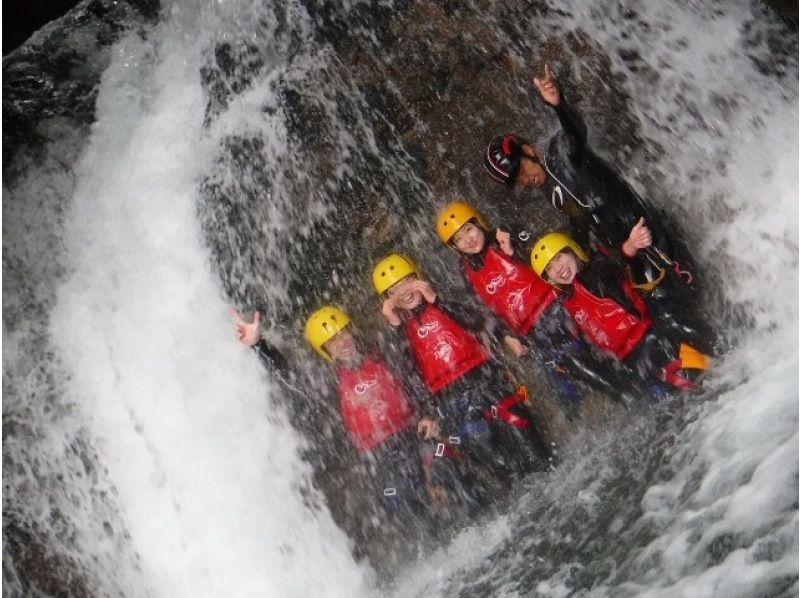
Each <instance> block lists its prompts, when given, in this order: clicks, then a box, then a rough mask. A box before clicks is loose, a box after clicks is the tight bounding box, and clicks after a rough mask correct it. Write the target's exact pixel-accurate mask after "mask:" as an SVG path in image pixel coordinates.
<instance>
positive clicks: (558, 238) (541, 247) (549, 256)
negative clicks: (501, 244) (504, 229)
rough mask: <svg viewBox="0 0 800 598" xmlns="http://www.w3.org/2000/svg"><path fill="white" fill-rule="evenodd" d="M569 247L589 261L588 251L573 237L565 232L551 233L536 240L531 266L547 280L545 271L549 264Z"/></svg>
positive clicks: (585, 260) (532, 250) (581, 257)
mask: <svg viewBox="0 0 800 598" xmlns="http://www.w3.org/2000/svg"><path fill="white" fill-rule="evenodd" d="M567 248H569V249H571V250H572V251H573V252H574V253H575V255H577V256H578V257H579V258H580V259H581V260H583V261H584V262H588V261H589V258H588V257H586V253H585V252H584V251H583V249H581V246H580V245H578V244H577V243H576V242H575V240H574V239H573V238H572V237H570V236H568V235H565V234H564V233H550V234H547V235H545V236H544V237H542V238H541V239H539V240H538V241H536V243H535V244H534V245H533V249H531V267H532V268H533V270H534V272H536V273H537V274H538V275H539V276H541V277H542V278H545V280H546V277H545V275H544V271H545V270H547V266H548V265H549V264H550V262H551V261H552V260H553V258H554V257H556V256H557V255H558V254H559V253H560V252H561V251H563V250H564V249H567Z"/></svg>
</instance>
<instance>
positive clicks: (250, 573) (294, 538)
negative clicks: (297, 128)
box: [52, 15, 367, 597]
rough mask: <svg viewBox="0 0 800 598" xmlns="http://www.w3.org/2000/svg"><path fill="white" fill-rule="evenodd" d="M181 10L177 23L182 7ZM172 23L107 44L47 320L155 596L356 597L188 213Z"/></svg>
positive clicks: (194, 171)
mask: <svg viewBox="0 0 800 598" xmlns="http://www.w3.org/2000/svg"><path fill="white" fill-rule="evenodd" d="M182 18H186V17H185V15H184V16H182ZM185 31H186V29H184V28H183V27H182V26H181V25H180V24H179V23H178V24H176V23H175V22H168V23H166V24H164V25H163V26H162V27H160V28H159V29H157V30H156V31H155V32H154V37H155V38H156V39H158V40H159V41H158V43H155V44H149V43H148V44H144V43H143V42H142V41H141V40H139V39H138V38H137V37H135V36H131V37H130V38H128V39H126V40H123V41H121V42H120V43H118V44H117V46H116V48H115V56H114V60H113V62H112V65H111V67H110V68H109V69H108V70H107V71H106V73H105V74H104V76H103V81H102V86H101V92H100V96H99V98H98V102H97V122H96V123H95V126H94V132H93V135H92V137H91V139H90V142H89V145H88V148H87V149H86V151H85V154H84V156H83V158H82V160H81V161H80V164H79V166H78V168H77V177H78V181H79V183H78V185H77V189H76V191H75V194H74V198H73V202H72V208H71V210H70V213H69V218H68V224H67V238H68V239H69V241H68V250H69V256H70V261H71V263H72V268H71V272H70V277H69V281H68V282H67V283H66V284H65V285H64V286H63V287H62V288H61V290H60V292H59V296H58V303H57V305H56V307H55V309H54V312H53V314H52V333H53V337H54V338H55V339H57V346H58V348H59V349H60V351H62V352H63V355H64V361H65V365H66V367H67V368H68V369H69V371H71V372H72V376H71V379H70V383H69V386H68V392H69V394H70V395H71V396H72V397H73V398H74V399H75V401H76V402H77V403H78V404H79V406H80V410H81V411H82V412H83V414H84V415H85V417H86V418H88V420H89V422H90V423H89V428H90V430H91V433H92V437H93V438H94V441H95V444H96V446H97V450H98V452H99V454H100V455H101V461H102V464H103V466H104V467H105V468H107V471H108V475H109V477H110V479H111V480H113V484H114V486H115V488H116V490H117V492H118V497H119V502H120V504H121V505H123V508H124V512H123V513H122V517H123V518H124V523H125V527H126V530H127V532H128V534H129V535H130V541H131V542H132V544H133V547H134V549H135V550H136V552H137V553H138V554H139V555H140V557H141V558H140V566H141V574H142V575H141V580H140V582H139V583H140V584H141V586H140V587H136V586H134V587H128V588H126V590H127V592H126V593H129V595H137V594H140V593H141V592H142V591H143V588H146V589H147V590H149V591H152V592H153V594H154V595H158V596H193V597H196V596H222V595H230V596H290V595H296V596H308V595H311V594H313V595H327V596H342V595H357V594H364V593H366V592H367V590H366V585H365V579H366V575H367V571H366V570H362V569H361V568H360V567H359V565H357V564H356V563H355V562H354V561H353V560H352V557H351V556H350V549H349V546H348V540H347V538H346V536H344V534H343V533H342V532H341V531H340V530H339V529H338V528H336V527H335V526H334V525H333V523H332V522H331V520H330V518H329V515H328V514H327V510H326V509H325V508H324V507H321V506H316V507H313V508H312V507H311V506H310V503H317V504H319V500H318V499H317V498H315V497H314V492H313V491H312V490H311V488H310V486H309V468H308V466H307V465H306V464H305V463H303V461H302V460H301V458H300V456H299V450H300V448H301V445H300V441H299V438H298V436H297V434H296V433H295V432H294V431H293V430H292V428H291V426H290V425H289V424H288V422H287V421H286V418H285V416H284V415H283V414H282V412H281V410H280V409H279V408H278V407H277V406H276V405H275V403H274V401H272V400H270V398H269V395H270V383H269V381H268V380H266V379H265V376H264V373H263V371H262V367H261V365H260V364H259V363H258V360H257V359H255V357H254V355H253V354H251V353H250V352H249V351H248V350H247V349H245V348H243V347H241V346H240V345H238V344H237V343H236V341H235V339H234V336H233V334H232V320H231V315H230V312H229V308H228V306H227V305H226V301H225V298H224V297H223V293H222V290H221V287H220V285H219V283H218V282H217V281H216V280H215V275H214V274H213V272H212V269H211V266H210V264H209V260H208V255H207V250H206V249H205V248H204V246H203V243H202V240H201V231H200V227H199V223H198V221H197V217H196V211H197V194H198V181H199V179H200V177H201V175H202V174H203V168H204V165H205V164H207V162H208V160H209V159H210V158H209V154H208V153H207V152H206V150H205V148H206V147H208V140H207V139H204V134H203V129H202V122H203V119H202V114H203V111H204V109H205V98H204V96H203V93H202V89H201V86H200V81H199V79H198V75H197V73H198V70H199V59H200V57H201V53H200V51H199V47H198V46H197V45H195V44H194V43H192V40H188V39H185V38H184V37H183V33H184V32H185Z"/></svg>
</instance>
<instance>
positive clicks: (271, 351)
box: [253, 338, 288, 371]
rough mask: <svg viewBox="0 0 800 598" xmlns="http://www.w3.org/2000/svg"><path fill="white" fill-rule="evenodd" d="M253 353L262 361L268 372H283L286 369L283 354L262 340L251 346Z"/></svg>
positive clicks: (286, 365)
mask: <svg viewBox="0 0 800 598" xmlns="http://www.w3.org/2000/svg"><path fill="white" fill-rule="evenodd" d="M253 351H255V352H256V354H257V355H258V356H259V358H260V359H261V361H263V362H264V364H265V365H266V366H267V367H268V368H269V369H270V370H273V371H274V370H279V371H284V370H286V369H287V367H288V364H287V363H286V358H285V357H284V356H283V354H282V353H281V352H280V351H278V349H276V348H275V347H273V346H272V345H270V344H268V343H267V341H265V340H264V339H263V338H262V339H261V340H259V341H258V342H257V343H256V344H255V345H253Z"/></svg>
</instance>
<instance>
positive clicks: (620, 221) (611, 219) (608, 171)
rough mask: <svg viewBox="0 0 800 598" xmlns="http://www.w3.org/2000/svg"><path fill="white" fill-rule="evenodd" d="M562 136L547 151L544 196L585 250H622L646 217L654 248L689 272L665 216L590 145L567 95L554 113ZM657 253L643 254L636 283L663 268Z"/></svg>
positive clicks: (685, 258)
mask: <svg viewBox="0 0 800 598" xmlns="http://www.w3.org/2000/svg"><path fill="white" fill-rule="evenodd" d="M553 109H554V110H555V112H556V115H557V116H558V120H559V122H560V123H561V130H560V131H559V132H558V133H556V134H555V135H554V136H553V137H552V139H551V140H550V141H549V143H548V145H547V149H546V150H545V152H544V155H543V156H542V165H543V167H544V169H545V170H546V172H547V174H548V178H547V181H546V182H545V186H544V191H545V194H546V195H547V197H548V199H549V200H550V202H551V203H552V205H553V206H554V207H555V208H556V209H558V210H560V211H561V212H563V213H565V214H566V215H567V216H568V217H569V219H570V224H571V225H572V226H573V227H574V231H573V232H574V234H575V236H576V238H577V240H578V241H579V242H580V244H581V245H583V247H591V246H593V245H595V243H593V242H592V241H593V240H596V241H599V243H601V244H603V245H605V246H606V247H607V248H608V249H614V248H618V247H621V246H622V243H624V242H625V240H626V239H627V238H628V236H629V234H630V232H631V229H632V228H633V227H634V225H636V223H637V222H638V220H639V218H641V217H644V219H645V223H646V225H647V227H648V228H649V229H650V231H651V233H652V235H653V248H654V249H657V250H659V251H660V252H662V254H663V255H664V256H667V257H668V258H669V259H672V260H680V263H681V264H682V265H683V268H684V269H691V268H690V264H683V262H685V261H686V260H687V256H686V255H685V252H683V251H680V250H679V248H678V247H676V246H675V243H674V242H673V240H672V239H670V237H669V235H668V234H667V231H666V230H665V228H664V226H663V224H662V222H663V216H662V215H660V214H659V212H658V210H656V209H655V208H654V207H653V206H650V205H647V204H645V202H644V201H643V200H642V198H641V197H639V195H638V194H637V193H636V192H635V191H634V190H633V189H631V187H630V186H629V185H628V183H626V182H625V181H624V180H623V179H622V178H620V176H619V175H618V174H617V173H616V172H614V170H613V169H612V168H611V167H610V166H609V165H608V164H606V162H605V161H603V160H602V159H601V158H599V157H598V156H597V155H596V154H595V153H594V152H592V151H591V149H589V147H587V144H586V137H587V134H586V125H585V124H584V122H583V120H582V119H581V117H580V116H579V115H578V113H577V112H576V111H575V109H574V108H573V107H572V106H571V105H570V104H569V103H567V101H566V99H564V97H563V94H562V97H561V102H560V104H559V105H558V106H556V107H554V108H553ZM592 235H593V236H594V239H593V238H592ZM655 254H656V252H655V251H653V250H647V251H642V252H640V254H639V258H638V259H637V260H635V261H634V263H633V264H632V265H634V275H635V277H636V278H637V282H642V281H644V279H645V278H648V279H649V278H652V277H653V276H654V274H653V271H654V267H653V264H652V263H651V261H655V262H656V266H657V267H664V264H663V262H662V261H661V260H660V259H658V258H656V257H655Z"/></svg>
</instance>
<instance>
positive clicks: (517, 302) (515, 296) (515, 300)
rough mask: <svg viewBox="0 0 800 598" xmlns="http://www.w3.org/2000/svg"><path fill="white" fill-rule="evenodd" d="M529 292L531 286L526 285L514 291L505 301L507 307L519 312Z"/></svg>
mask: <svg viewBox="0 0 800 598" xmlns="http://www.w3.org/2000/svg"><path fill="white" fill-rule="evenodd" d="M530 290H531V285H527V286H525V287H524V288H522V289H517V290H516V291H513V292H511V293H509V294H508V298H507V299H506V302H507V303H508V306H509V307H510V308H511V309H513V310H514V311H520V310H521V309H522V306H523V303H524V301H525V295H527V294H528V291H530Z"/></svg>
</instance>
